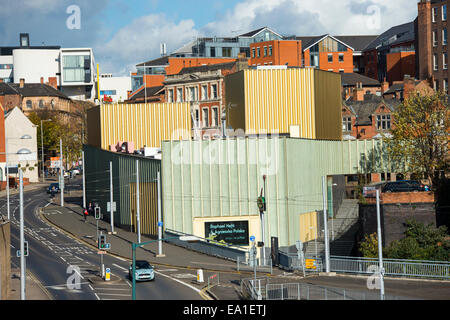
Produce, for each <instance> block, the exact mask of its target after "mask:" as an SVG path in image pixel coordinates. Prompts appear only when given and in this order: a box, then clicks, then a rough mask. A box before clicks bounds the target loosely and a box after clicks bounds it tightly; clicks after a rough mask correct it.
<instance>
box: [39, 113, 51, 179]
mask: <svg viewBox="0 0 450 320" xmlns="http://www.w3.org/2000/svg"><path fill="white" fill-rule="evenodd" d="M50 121H52V119H47V120H41V147H42V148H41V152H42V182H45V174H44V162H45V161H44V127H43V124H44V122H50Z"/></svg>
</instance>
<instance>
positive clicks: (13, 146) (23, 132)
mask: <svg viewBox="0 0 450 320" xmlns="http://www.w3.org/2000/svg"><path fill="white" fill-rule="evenodd" d="M5 143H6V149H7V163H8V164H9V166H8V167H9V168H24V169H22V170H23V177H24V178H28V179H29V181H30V182H39V180H38V179H39V178H38V171H39V167H38V154H37V152H38V149H37V127H36V126H35V125H34V124H33V123H32V122H31V121H30V120H29V119H28V118H27V117H26V116H25V114H24V113H23V112H22V111H21V110H20V109H19V108H18V107H15V108H14V109H12V110H11V111H9V112H8V113H7V114H6V115H5ZM22 149H24V150H29V151H31V153H30V154H17V153H18V152H19V151H20V150H22ZM2 170H3V172H5V174H6V168H2ZM10 176H11V177H13V176H15V174H11V173H10Z"/></svg>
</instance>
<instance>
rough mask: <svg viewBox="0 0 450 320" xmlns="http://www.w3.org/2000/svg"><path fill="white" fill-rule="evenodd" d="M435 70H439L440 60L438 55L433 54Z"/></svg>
mask: <svg viewBox="0 0 450 320" xmlns="http://www.w3.org/2000/svg"><path fill="white" fill-rule="evenodd" d="M433 70H434V71H437V70H438V61H437V55H436V54H433Z"/></svg>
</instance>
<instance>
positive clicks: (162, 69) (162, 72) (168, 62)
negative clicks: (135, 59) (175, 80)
mask: <svg viewBox="0 0 450 320" xmlns="http://www.w3.org/2000/svg"><path fill="white" fill-rule="evenodd" d="M233 61H236V58H195V57H193V58H183V57H170V56H165V57H161V58H158V59H154V60H151V61H147V62H143V63H140V64H138V65H136V69H137V72H136V73H133V74H132V75H131V87H132V88H131V90H132V92H131V94H130V96H129V97H128V99H133V96H134V95H135V94H137V93H138V92H139V91H140V90H142V88H143V87H144V86H146V87H147V88H150V87H158V86H162V85H163V82H164V80H165V76H170V75H174V74H177V73H178V72H180V71H181V69H183V68H189V67H196V66H203V65H210V64H219V63H226V62H233Z"/></svg>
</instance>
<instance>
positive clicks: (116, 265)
mask: <svg viewBox="0 0 450 320" xmlns="http://www.w3.org/2000/svg"><path fill="white" fill-rule="evenodd" d="M112 265H113V266H115V267H117V268H119V269H122V270H125V271H126V272H128V269H127V268H124V267H121V266H119V265H118V264H115V263H113V264H112Z"/></svg>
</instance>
